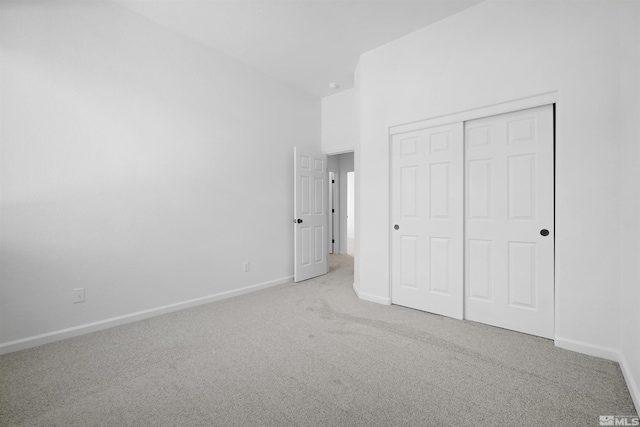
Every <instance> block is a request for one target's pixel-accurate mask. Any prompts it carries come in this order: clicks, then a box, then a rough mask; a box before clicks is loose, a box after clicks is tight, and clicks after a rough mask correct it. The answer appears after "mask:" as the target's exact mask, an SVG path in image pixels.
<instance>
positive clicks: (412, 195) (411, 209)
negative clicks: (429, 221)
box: [400, 166, 418, 218]
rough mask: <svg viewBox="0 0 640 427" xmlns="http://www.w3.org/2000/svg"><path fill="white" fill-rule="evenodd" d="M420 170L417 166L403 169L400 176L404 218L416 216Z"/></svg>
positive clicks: (401, 213)
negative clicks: (417, 180) (417, 181)
mask: <svg viewBox="0 0 640 427" xmlns="http://www.w3.org/2000/svg"><path fill="white" fill-rule="evenodd" d="M417 174H418V170H417V168H416V167H415V166H406V167H403V168H402V170H401V174H400V181H401V182H400V198H401V203H400V206H401V208H400V209H401V212H400V215H401V216H402V217H403V218H410V217H415V216H416V213H417V212H416V206H417V200H416V199H417V197H416V196H417V194H416V184H417V183H416V179H417Z"/></svg>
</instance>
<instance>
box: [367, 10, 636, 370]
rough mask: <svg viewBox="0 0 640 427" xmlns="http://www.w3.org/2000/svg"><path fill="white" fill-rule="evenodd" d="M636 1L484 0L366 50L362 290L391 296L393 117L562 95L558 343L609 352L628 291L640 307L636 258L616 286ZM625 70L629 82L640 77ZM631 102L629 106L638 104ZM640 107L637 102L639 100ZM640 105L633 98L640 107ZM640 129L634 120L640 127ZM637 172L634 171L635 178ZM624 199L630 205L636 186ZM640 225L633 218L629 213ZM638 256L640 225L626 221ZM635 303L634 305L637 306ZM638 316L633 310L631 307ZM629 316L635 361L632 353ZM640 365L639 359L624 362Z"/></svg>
mask: <svg viewBox="0 0 640 427" xmlns="http://www.w3.org/2000/svg"><path fill="white" fill-rule="evenodd" d="M635 8H637V2H616V1H606V2H605V1H597V2H572V1H554V2H500V1H498V2H492V1H489V2H483V3H481V4H479V5H477V6H475V7H473V8H471V9H469V10H467V11H464V12H461V13H459V14H457V15H455V16H452V17H450V18H447V19H445V20H443V21H440V22H438V23H435V24H433V25H431V26H429V27H427V28H424V29H422V30H419V31H417V32H415V33H413V34H411V35H408V36H406V37H404V38H402V39H399V40H397V41H395V42H392V43H390V44H387V45H385V46H383V47H380V48H379V49H376V50H374V51H371V52H368V53H366V54H364V55H362V56H361V58H360V61H359V65H358V69H357V71H356V90H357V92H358V100H357V105H358V108H359V122H360V130H359V131H360V137H359V141H358V144H357V146H356V151H355V152H356V161H355V164H356V167H357V170H358V180H357V194H356V197H357V199H359V200H358V209H357V211H356V231H357V233H358V241H357V245H356V254H357V257H356V264H355V267H356V272H355V273H356V283H355V289H356V292H357V293H358V294H359V295H361V296H362V295H364V296H365V298H366V299H369V300H372V301H378V302H389V298H390V294H389V227H390V222H389V145H388V144H389V138H388V129H389V127H390V126H394V125H399V124H403V123H409V122H413V121H419V120H423V119H429V118H434V117H439V116H444V115H448V114H452V113H457V112H462V111H466V110H470V109H475V108H480V107H485V106H490V105H493V104H496V103H502V102H506V101H511V100H516V99H520V98H525V97H529V96H533V95H537V94H542V93H547V92H551V91H558V100H559V101H558V104H557V157H556V159H557V177H556V178H557V180H556V200H557V204H556V250H557V252H556V255H557V265H556V289H557V298H556V304H557V312H558V316H557V318H556V332H557V333H556V344H558V345H562V346H565V347H571V348H575V349H579V350H581V351H584V352H589V353H591V354H598V355H602V356H604V357H610V358H615V357H617V355H618V354H619V350H620V348H621V345H620V343H621V336H620V335H621V334H620V324H621V320H622V317H624V316H621V314H620V312H621V306H620V301H621V298H626V297H627V296H628V297H630V298H633V301H634V302H633V303H632V304H635V306H636V307H637V303H638V301H637V286H638V282H637V273H636V272H635V268H637V266H627V275H628V276H629V279H630V282H629V284H626V285H624V286H622V287H621V277H620V268H621V250H620V249H621V233H622V230H621V227H620V221H621V207H622V206H623V205H624V204H623V198H624V197H626V196H623V195H621V179H622V178H623V177H622V175H621V167H622V166H623V161H622V159H621V153H622V149H623V146H624V145H625V144H623V142H622V139H621V132H626V133H628V137H629V140H628V142H627V144H626V145H627V148H628V149H629V150H630V151H631V152H632V153H633V155H634V158H633V159H632V160H630V162H631V163H630V164H629V165H628V167H627V169H628V172H629V173H630V174H631V176H632V179H636V178H635V177H636V176H637V167H638V164H637V155H636V154H635V152H636V149H637V148H636V145H637V139H635V140H633V138H635V137H634V136H633V135H637V119H638V118H637V115H636V116H635V117H634V118H633V119H631V118H630V119H629V120H623V119H622V118H621V117H622V108H624V105H625V104H626V105H627V106H629V105H632V104H633V102H635V101H636V98H635V94H636V93H637V91H636V92H632V93H631V95H629V100H627V101H626V102H622V103H621V97H622V93H623V91H624V90H626V89H625V88H623V85H622V84H621V83H623V82H622V81H621V75H620V69H621V66H624V67H627V66H629V67H630V68H629V69H632V68H633V67H634V66H636V65H634V64H637V55H638V54H639V53H638V49H637V47H636V46H637V42H636V43H635V44H634V43H632V45H633V46H634V47H633V48H631V49H627V50H624V51H623V49H622V48H621V46H622V40H623V39H624V38H625V37H627V36H628V35H629V33H633V31H635V30H634V29H633V28H634V26H636V27H637V20H636V21H634V22H635V23H634V22H629V20H625V19H622V18H623V17H624V16H625V15H626V14H629V13H636V15H637V10H636V9H635ZM630 75H631V73H629V76H627V77H626V80H629V79H636V80H637V74H635V75H634V76H633V77H630ZM631 99H633V102H632V101H631ZM634 105H635V104H634ZM634 108H637V107H634ZM634 126H635V127H634ZM636 182H637V179H636ZM631 191H632V193H633V195H631V196H630V197H631V198H630V199H629V202H630V203H631V204H632V205H635V201H634V200H635V198H636V197H637V184H634V185H633V188H632V189H631ZM633 221H637V216H636V217H635V219H633V220H632V219H630V218H628V219H627V220H626V222H633ZM631 229H632V230H633V231H632V233H633V234H634V237H633V238H632V239H633V242H631V243H628V244H627V246H629V247H628V248H626V249H629V250H631V253H632V257H635V260H636V261H637V259H638V257H637V248H636V245H637V236H636V235H637V225H636V223H635V222H633V226H632V227H631ZM629 304H631V303H629ZM636 317H637V316H636ZM638 335H639V333H638V322H637V319H634V320H632V327H631V332H630V336H631V338H629V339H631V340H633V341H634V342H635V344H632V345H630V346H629V347H630V349H629V350H628V351H629V355H630V357H631V356H633V357H635V355H637V340H638ZM629 363H630V364H632V366H633V370H634V372H636V374H635V375H636V380H637V372H638V364H639V363H640V361H639V360H638V359H637V358H636V359H635V360H633V361H629Z"/></svg>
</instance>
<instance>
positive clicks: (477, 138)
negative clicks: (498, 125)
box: [467, 126, 491, 149]
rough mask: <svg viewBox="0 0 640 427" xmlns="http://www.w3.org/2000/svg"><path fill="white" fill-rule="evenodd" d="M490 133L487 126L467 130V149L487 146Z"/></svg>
mask: <svg viewBox="0 0 640 427" xmlns="http://www.w3.org/2000/svg"><path fill="white" fill-rule="evenodd" d="M490 132H491V128H490V127H489V126H481V127H476V128H471V129H467V149H472V148H476V147H482V146H486V145H489V141H490V139H489V137H490Z"/></svg>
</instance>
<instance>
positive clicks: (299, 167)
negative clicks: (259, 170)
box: [293, 147, 329, 282]
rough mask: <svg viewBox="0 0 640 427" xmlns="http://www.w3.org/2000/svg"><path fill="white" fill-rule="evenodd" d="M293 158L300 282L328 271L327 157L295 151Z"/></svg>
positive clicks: (296, 276) (295, 278) (295, 276)
mask: <svg viewBox="0 0 640 427" xmlns="http://www.w3.org/2000/svg"><path fill="white" fill-rule="evenodd" d="M293 157H294V162H295V163H294V168H293V171H294V180H293V182H294V184H293V185H294V192H293V194H294V203H293V205H294V212H293V215H294V220H293V222H294V225H293V227H294V241H295V243H294V246H295V247H294V267H293V281H294V282H300V281H302V280H307V279H310V278H312V277H316V276H320V275H322V274H326V273H327V272H328V271H329V262H328V260H327V256H328V253H329V251H328V245H327V238H328V230H327V206H328V193H329V185H328V173H327V156H325V155H322V154H319V153H309V152H302V151H301V150H298V148H297V147H295V148H294V149H293Z"/></svg>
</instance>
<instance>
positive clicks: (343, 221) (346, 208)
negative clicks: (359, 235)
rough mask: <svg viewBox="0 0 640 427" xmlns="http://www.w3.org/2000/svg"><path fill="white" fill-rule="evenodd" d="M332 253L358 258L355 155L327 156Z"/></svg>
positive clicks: (330, 246)
mask: <svg viewBox="0 0 640 427" xmlns="http://www.w3.org/2000/svg"><path fill="white" fill-rule="evenodd" d="M327 169H328V171H329V224H330V225H329V237H328V239H329V248H330V249H329V252H330V253H333V254H347V255H351V256H354V255H355V249H354V248H355V239H356V236H355V231H354V230H355V221H354V220H355V214H354V213H355V212H354V209H355V207H354V205H355V203H354V201H355V191H354V189H355V172H354V154H353V152H348V153H342V154H336V155H330V156H327Z"/></svg>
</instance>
